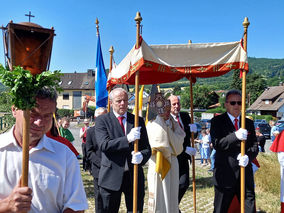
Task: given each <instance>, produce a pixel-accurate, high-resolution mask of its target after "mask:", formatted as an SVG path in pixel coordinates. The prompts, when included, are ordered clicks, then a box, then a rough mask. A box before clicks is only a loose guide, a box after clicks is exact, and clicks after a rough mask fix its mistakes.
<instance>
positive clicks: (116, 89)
mask: <svg viewBox="0 0 284 213" xmlns="http://www.w3.org/2000/svg"><path fill="white" fill-rule="evenodd" d="M117 92H123V93H125V94H126V95H128V94H127V92H126V90H125V89H123V88H121V87H118V88H115V89H113V90H112V91H111V92H110V93H109V95H108V97H109V100H111V101H112V100H113V98H114V94H115V93H117Z"/></svg>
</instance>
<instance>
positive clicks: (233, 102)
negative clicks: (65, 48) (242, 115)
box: [229, 101, 242, 106]
mask: <svg viewBox="0 0 284 213" xmlns="http://www.w3.org/2000/svg"><path fill="white" fill-rule="evenodd" d="M229 103H230V104H231V105H232V106H235V105H236V104H238V105H239V106H241V105H242V102H241V101H230V102H229Z"/></svg>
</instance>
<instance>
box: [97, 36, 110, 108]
mask: <svg viewBox="0 0 284 213" xmlns="http://www.w3.org/2000/svg"><path fill="white" fill-rule="evenodd" d="M106 84H107V76H106V71H105V65H104V59H103V55H102V50H101V40H100V35H98V44H97V60H96V82H95V93H96V108H98V107H106V106H107V99H108V91H107V87H106Z"/></svg>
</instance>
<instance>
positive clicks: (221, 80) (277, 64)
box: [0, 57, 284, 91]
mask: <svg viewBox="0 0 284 213" xmlns="http://www.w3.org/2000/svg"><path fill="white" fill-rule="evenodd" d="M248 62H249V73H248V75H250V74H252V73H256V74H260V75H262V76H263V77H264V79H266V80H267V85H268V86H276V85H279V83H280V82H284V59H270V58H254V57H249V58H248ZM232 75H233V72H229V73H227V74H226V75H223V76H219V77H214V78H198V79H197V82H196V84H200V85H207V86H212V87H213V88H214V89H227V88H228V87H229V85H230V84H231V80H228V79H232ZM176 85H178V86H179V87H186V86H189V82H188V80H187V79H181V80H179V81H176V82H172V83H166V84H163V85H160V86H161V88H174V87H175V86H176ZM130 87H131V88H132V87H133V86H130ZM145 88H146V89H149V88H150V85H149V86H146V87H145ZM3 89H4V86H3V85H2V84H1V83H0V91H2V90H3Z"/></svg>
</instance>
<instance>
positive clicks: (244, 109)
mask: <svg viewBox="0 0 284 213" xmlns="http://www.w3.org/2000/svg"><path fill="white" fill-rule="evenodd" d="M249 24H250V23H249V21H248V18H247V17H245V19H244V22H243V26H244V50H245V51H247V29H248V26H249ZM242 78H243V79H242V118H241V119H242V123H241V128H243V129H245V128H246V126H245V119H246V117H245V116H246V115H245V112H246V71H245V70H242ZM241 155H242V156H244V155H245V140H242V142H241ZM244 212H245V167H241V213H244Z"/></svg>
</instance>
